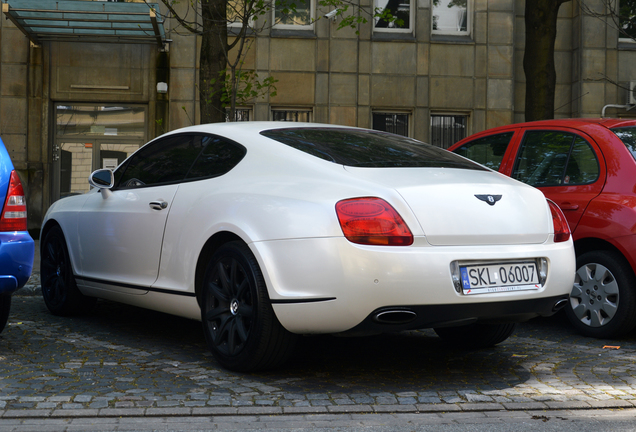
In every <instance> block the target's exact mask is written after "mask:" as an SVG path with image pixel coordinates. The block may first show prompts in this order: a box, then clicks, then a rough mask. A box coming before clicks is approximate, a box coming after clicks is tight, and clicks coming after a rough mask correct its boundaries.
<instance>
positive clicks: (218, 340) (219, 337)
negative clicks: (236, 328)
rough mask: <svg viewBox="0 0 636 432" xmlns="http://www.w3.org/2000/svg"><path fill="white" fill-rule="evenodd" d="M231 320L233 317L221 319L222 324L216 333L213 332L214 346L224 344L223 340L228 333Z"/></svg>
mask: <svg viewBox="0 0 636 432" xmlns="http://www.w3.org/2000/svg"><path fill="white" fill-rule="evenodd" d="M231 318H232V317H231V315H230V316H224V317H223V318H222V319H221V323H220V324H219V327H218V328H217V329H216V331H215V332H213V335H214V344H215V345H216V346H220V345H221V344H222V343H223V338H224V336H225V334H226V333H227V331H228V322H229V321H230V319H231Z"/></svg>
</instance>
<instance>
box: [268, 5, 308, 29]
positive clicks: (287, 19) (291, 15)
mask: <svg viewBox="0 0 636 432" xmlns="http://www.w3.org/2000/svg"><path fill="white" fill-rule="evenodd" d="M312 1H313V0H275V1H274V7H273V11H272V13H273V14H274V26H275V27H276V28H279V29H293V30H296V29H310V28H312V25H313V6H312Z"/></svg>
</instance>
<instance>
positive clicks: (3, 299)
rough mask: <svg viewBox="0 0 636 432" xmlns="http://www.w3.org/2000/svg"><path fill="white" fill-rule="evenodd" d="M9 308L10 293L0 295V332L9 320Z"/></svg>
mask: <svg viewBox="0 0 636 432" xmlns="http://www.w3.org/2000/svg"><path fill="white" fill-rule="evenodd" d="M9 309H11V295H10V294H2V295H0V333H2V330H4V327H5V326H6V325H7V321H9Z"/></svg>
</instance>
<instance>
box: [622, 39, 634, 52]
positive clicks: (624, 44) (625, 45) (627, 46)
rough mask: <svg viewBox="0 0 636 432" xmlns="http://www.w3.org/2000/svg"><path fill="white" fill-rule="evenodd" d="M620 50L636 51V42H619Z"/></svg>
mask: <svg viewBox="0 0 636 432" xmlns="http://www.w3.org/2000/svg"><path fill="white" fill-rule="evenodd" d="M618 49H619V50H622V51H636V41H629V40H619V41H618Z"/></svg>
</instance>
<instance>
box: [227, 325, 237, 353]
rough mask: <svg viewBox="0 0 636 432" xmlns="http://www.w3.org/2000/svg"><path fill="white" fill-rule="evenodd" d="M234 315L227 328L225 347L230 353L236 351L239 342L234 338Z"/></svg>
mask: <svg viewBox="0 0 636 432" xmlns="http://www.w3.org/2000/svg"><path fill="white" fill-rule="evenodd" d="M236 322H237V319H236V317H232V319H231V320H230V322H229V323H228V329H227V348H228V351H229V353H230V355H232V354H234V353H236V351H237V348H238V346H239V343H237V340H236Z"/></svg>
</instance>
